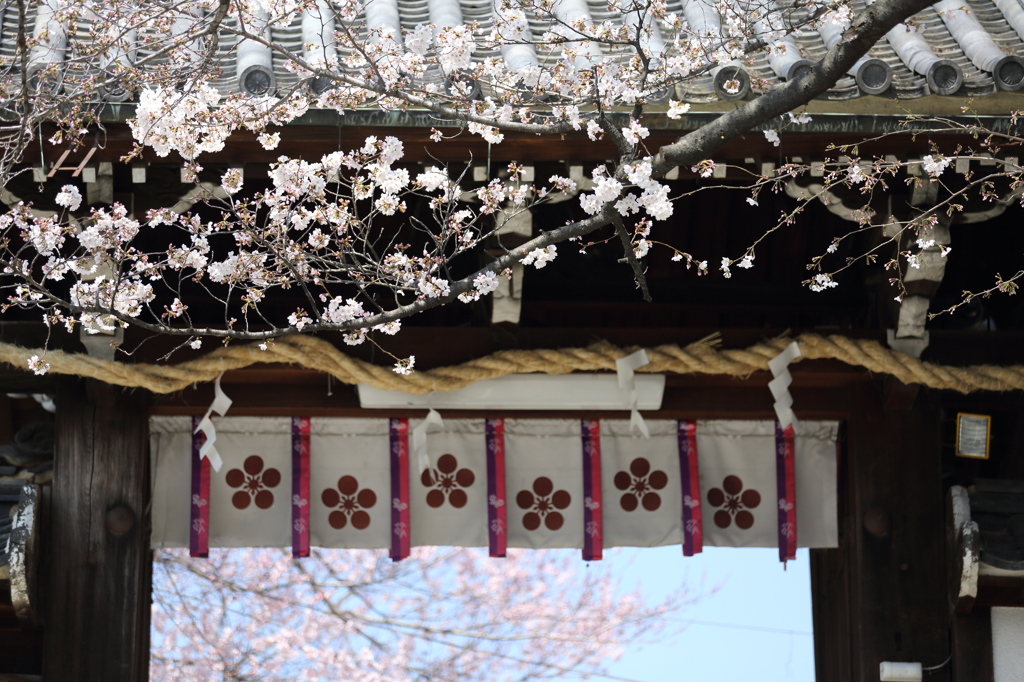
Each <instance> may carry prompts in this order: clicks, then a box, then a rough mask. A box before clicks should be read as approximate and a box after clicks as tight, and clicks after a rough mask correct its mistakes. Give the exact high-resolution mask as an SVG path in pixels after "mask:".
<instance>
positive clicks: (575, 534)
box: [484, 419, 583, 549]
mask: <svg viewBox="0 0 1024 682" xmlns="http://www.w3.org/2000/svg"><path fill="white" fill-rule="evenodd" d="M541 479H544V480H541ZM505 481H506V483H505V491H506V495H507V496H508V499H507V500H506V504H507V505H508V546H509V547H532V548H535V549H540V548H546V547H577V548H579V547H583V446H582V442H581V439H580V422H579V420H577V419H561V420H551V419H506V420H505ZM484 518H485V519H486V516H485V517H484ZM538 522H539V523H538ZM559 522H560V523H559Z"/></svg>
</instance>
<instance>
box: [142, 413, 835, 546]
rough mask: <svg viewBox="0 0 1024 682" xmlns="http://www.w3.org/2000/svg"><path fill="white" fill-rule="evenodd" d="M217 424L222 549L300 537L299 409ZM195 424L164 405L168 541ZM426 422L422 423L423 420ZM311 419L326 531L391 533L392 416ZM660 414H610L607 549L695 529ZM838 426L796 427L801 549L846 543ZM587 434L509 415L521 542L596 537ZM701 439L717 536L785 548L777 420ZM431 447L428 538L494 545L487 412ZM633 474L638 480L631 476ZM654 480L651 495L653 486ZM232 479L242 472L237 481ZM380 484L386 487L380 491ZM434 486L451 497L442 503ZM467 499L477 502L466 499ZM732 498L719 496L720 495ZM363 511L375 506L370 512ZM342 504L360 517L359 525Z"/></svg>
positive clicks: (322, 530)
mask: <svg viewBox="0 0 1024 682" xmlns="http://www.w3.org/2000/svg"><path fill="white" fill-rule="evenodd" d="M214 423H215V425H216V427H217V447H218V449H219V451H220V453H221V455H222V456H223V458H224V466H223V468H222V469H221V471H220V472H213V471H211V472H210V498H211V499H210V546H211V547H218V546H219V547H237V546H247V547H262V546H272V547H283V546H287V545H288V544H289V543H290V538H291V533H290V527H291V505H290V498H291V420H290V419H289V418H256V417H225V418H214ZM191 424H192V421H191V419H190V418H188V417H154V418H152V419H151V421H150V432H151V453H152V471H153V507H152V508H153V536H152V545H153V547H182V546H185V547H187V546H188V544H189V533H188V531H189V513H190V509H191V507H190V502H191V452H192V434H191ZM418 424H419V422H418V421H417V420H412V421H411V423H410V430H411V429H415V427H416V426H417V425H418ZM311 425H312V427H311V438H310V441H311V442H310V446H311V447H310V450H311V454H310V498H311V500H310V503H311V506H310V525H311V537H310V540H311V544H312V545H314V546H321V547H349V548H355V547H370V548H379V547H388V546H390V534H389V529H390V521H391V509H390V503H389V502H390V498H391V473H390V456H389V439H388V420H387V419H336V418H315V419H313V420H312V422H311ZM648 426H649V427H650V430H651V438H650V439H644V438H642V437H640V436H635V435H632V434H631V433H630V432H629V424H628V422H626V421H609V420H604V421H602V422H601V462H602V497H603V524H604V545H605V546H606V547H612V546H622V545H627V546H657V545H664V544H675V543H678V542H680V541H681V529H680V523H681V521H680V510H681V495H680V481H679V460H678V441H677V438H676V422H674V421H649V422H648ZM836 430H837V425H836V424H835V423H832V422H801V424H800V427H799V430H798V433H797V435H796V462H795V470H796V493H797V542H798V545H799V546H801V547H834V546H836V544H837V541H838V529H837V522H836V456H835V438H836ZM410 440H411V439H410ZM410 445H411V443H410ZM581 447H582V444H581V438H580V423H579V421H578V420H546V419H529V420H515V419H507V420H505V451H506V463H505V464H506V494H507V499H506V505H507V510H508V544H509V546H510V547H533V548H542V547H576V548H579V547H582V545H583V504H582V503H583V462H582V450H581ZM697 448H698V453H699V461H700V478H701V494H702V507H703V519H704V543H705V544H707V545H719V546H738V547H745V546H747V547H775V546H777V543H778V528H777V524H778V515H777V484H776V464H775V430H774V423H772V422H746V421H703V422H699V423H698V425H697ZM427 452H428V457H429V468H430V469H431V470H433V471H434V472H436V474H437V475H438V476H439V478H434V477H433V476H431V478H430V479H428V484H424V479H423V474H422V471H421V465H420V458H419V457H418V456H417V454H416V453H415V452H410V458H409V478H410V481H409V491H410V500H409V501H410V521H411V526H412V528H411V534H412V542H413V544H415V545H426V544H431V545H433V544H440V545H455V546H486V545H487V484H486V481H487V468H486V466H487V465H486V444H485V435H484V420H482V419H480V420H446V421H445V428H444V430H443V431H433V432H431V433H429V435H428V437H427ZM253 455H258V456H259V457H260V459H261V460H262V467H261V468H260V469H259V471H257V472H256V473H255V476H258V477H259V478H260V482H259V483H258V484H254V486H253V489H252V490H250V491H249V492H246V490H247V487H246V485H247V484H246V483H245V479H253V478H254V474H245V473H243V472H244V470H245V463H246V460H247V459H249V458H250V457H251V456H253ZM445 455H448V456H450V457H449V458H445V457H444V456H445ZM639 459H642V460H645V461H646V463H647V468H646V471H644V467H643V465H642V464H640V463H637V460H639ZM268 469H275V470H276V472H277V476H271V479H276V485H273V486H270V485H269V483H270V482H272V481H271V480H270V479H267V478H266V472H267V470H268ZM233 471H234V472H235V473H231V472H233ZM654 472H662V473H663V474H664V476H663V477H662V475H661V474H658V475H655V474H654ZM470 474H471V476H470ZM620 474H621V475H620ZM617 475H620V479H621V482H620V483H621V485H623V486H625V488H626V489H625V490H623V489H620V487H618V486H617V485H616V476H617ZM229 477H231V478H229ZM446 477H447V478H446ZM729 477H736V479H738V481H731V482H738V483H739V484H740V489H738V490H736V491H732V490H731V489H730V490H726V486H725V480H726V479H728V478H729ZM470 478H471V479H472V480H471V482H469V481H470ZM627 478H628V481H627V480H626V479H627ZM662 478H663V479H664V480H662ZM343 479H344V480H343ZM641 479H642V485H641V486H640V488H642V489H643V492H644V494H643V495H640V496H638V495H637V493H638V491H639V490H640V488H638V487H637V486H638V484H640V483H641ZM444 481H447V482H444ZM229 482H235V483H239V482H241V483H242V485H240V486H238V487H232V486H231V485H229ZM254 483H255V482H254ZM339 486H340V487H339ZM353 486H354V487H353ZM342 488H344V489H342ZM652 488H653V489H654V490H653V492H655V493H657V496H658V498H657V500H658V504H657V505H655V504H654V502H653V500H654V498H652V497H650V492H651V489H652ZM713 489H717V490H719V491H720V495H718V497H720V498H721V499H709V494H711V491H712V490H713ZM750 490H754V491H757V505H756V506H755V505H753V504H752V502H753V496H752V493H750V492H747V491H750ZM325 491H336V493H337V494H336V495H335V494H334V493H329V494H328V497H327V499H326V500H325V497H324V492H325ZM366 491H372V492H373V495H372V496H368V493H367V492H366ZM456 491H458V493H456ZM744 493H746V496H744ZM236 495H239V496H240V497H242V498H247V501H248V504H247V505H245V508H244V509H239V508H237V506H236V505H235V504H234V503H233V499H234V497H235V496H236ZM453 495H454V497H453ZM257 496H259V497H257ZM428 496H431V498H430V499H433V500H434V502H435V503H436V505H437V506H432V505H431V504H430V503H429V502H428ZM627 496H631V497H632V498H635V499H636V501H637V505H636V506H635V508H633V509H632V510H631V511H630V510H627V509H626V507H629V506H631V505H632V503H631V502H630V501H627V502H626V503H625V504H626V506H625V507H624V506H623V504H624V503H623V499H624V498H625V497H627ZM713 497H714V495H713ZM730 498H732V502H731V503H730ZM257 499H258V500H259V503H258V502H257ZM370 499H372V501H373V504H372V505H371V504H369V501H370ZM360 500H361V501H360ZM645 500H646V501H647V505H646V506H645V505H644V501H645ZM243 501H246V500H243ZM453 501H455V502H458V503H460V504H461V506H457V505H454V504H452V502H453ZM716 501H717V502H718V505H717V506H716V505H715V504H712V502H716ZM326 502H334V505H333V506H329V505H327V504H326ZM260 504H264V505H266V506H267V508H265V509H264V508H261V507H260ZM730 504H731V505H732V507H731V509H728V508H727V507H729V505H730ZM358 512H364V514H361V515H358V516H357V513H358ZM716 512H723V513H724V514H725V516H726V517H728V520H729V523H728V524H727V526H726V527H724V528H721V527H719V526H718V525H716V523H715V515H716ZM332 513H333V514H335V517H334V519H335V523H334V524H333V525H332V523H331V514H332ZM741 513H742V514H741ZM339 514H340V516H343V517H344V523H343V524H342V523H341V521H340V516H339ZM559 521H560V522H559ZM737 521H742V522H743V523H742V524H740V525H743V526H746V525H747V522H748V521H749V522H750V523H749V527H740V525H738V524H737Z"/></svg>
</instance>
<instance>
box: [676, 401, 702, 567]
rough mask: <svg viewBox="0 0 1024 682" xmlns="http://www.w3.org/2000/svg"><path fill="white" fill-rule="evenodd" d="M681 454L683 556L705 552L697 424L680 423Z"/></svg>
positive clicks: (691, 422) (690, 422) (692, 422)
mask: <svg viewBox="0 0 1024 682" xmlns="http://www.w3.org/2000/svg"><path fill="white" fill-rule="evenodd" d="M679 429H680V432H681V433H680V452H679V456H680V457H681V458H683V461H682V466H683V467H684V468H685V476H684V478H685V481H686V483H685V489H684V490H683V519H682V520H683V556H693V555H694V554H700V553H701V552H702V551H703V550H704V525H703V515H702V513H701V499H700V495H701V493H700V457H699V453H698V452H697V423H696V422H694V421H680V422H679Z"/></svg>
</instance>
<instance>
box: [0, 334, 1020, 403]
mask: <svg viewBox="0 0 1024 682" xmlns="http://www.w3.org/2000/svg"><path fill="white" fill-rule="evenodd" d="M792 340H796V341H797V342H799V344H800V352H801V353H802V354H803V357H804V358H807V359H810V360H818V359H835V360H840V361H842V362H845V363H846V364H848V365H852V366H855V367H863V368H864V369H866V370H868V371H870V372H873V373H876V374H888V375H891V376H893V377H895V378H896V379H899V380H900V381H901V382H903V383H905V384H921V385H923V386H927V387H929V388H937V389H947V390H953V391H958V392H960V393H970V392H972V391H1013V390H1020V389H1024V366H1022V365H1013V366H1009V367H997V366H993V365H972V366H969V367H949V366H943V365H935V364H932V363H929V362H921V361H920V360H917V359H915V358H912V357H910V356H908V355H905V354H903V353H900V352H897V351H894V350H892V349H890V348H886V347H885V346H883V345H881V344H880V343H878V342H877V341H873V340H870V339H850V338H846V337H843V336H838V335H832V336H819V335H817V334H801V335H800V336H798V337H797V338H796V339H791V338H788V337H783V338H776V339H772V340H769V341H763V342H761V343H758V344H755V345H753V346H750V347H749V348H746V349H739V350H723V349H721V348H719V347H718V346H719V343H720V342H719V340H718V338H717V336H715V337H709V338H707V339H703V340H701V341H698V342H696V343H691V344H689V345H687V346H683V347H680V346H678V345H674V344H672V345H663V346H656V347H654V348H648V349H647V355H648V357H649V358H650V360H651V362H650V364H649V365H646V366H645V367H643V368H641V369H640V370H639V371H640V372H649V373H657V374H725V375H730V376H747V375H749V374H751V373H752V372H756V371H761V370H767V369H768V360H770V359H771V358H773V357H775V356H776V355H778V354H779V352H781V351H782V349H783V348H785V347H786V346H787V345H788V344H789V343H790V341H792ZM634 350H637V348H636V347H628V348H619V347H617V346H614V345H612V344H610V343H606V342H598V343H594V344H591V345H590V346H587V347H586V348H561V349H557V350H555V349H541V350H505V351H499V352H497V353H493V354H492V355H488V356H485V357H482V358H477V359H475V360H470V361H468V362H465V363H463V364H461V365H455V366H451V367H440V368H437V369H432V370H425V371H418V372H414V373H412V374H410V375H405V376H403V375H400V374H396V373H395V372H393V371H392V370H391V368H390V367H382V366H380V365H374V364H372V363H369V362H366V361H363V360H359V359H356V358H352V357H349V356H348V355H345V354H344V353H342V352H341V351H339V350H338V349H337V348H335V347H334V346H333V345H331V344H330V343H328V342H327V341H324V340H322V339H318V338H316V337H311V336H301V335H298V336H290V337H285V338H282V339H278V340H276V341H275V342H273V343H272V344H268V349H267V350H266V351H263V350H260V349H259V347H258V346H257V345H256V344H246V345H235V346H228V347H224V348H219V349H217V350H215V351H213V352H211V353H209V354H207V355H205V356H203V357H200V358H197V359H195V360H188V361H186V362H182V363H179V364H177V365H150V364H125V363H122V362H116V361H111V360H102V359H99V358H95V357H90V356H88V355H83V354H79V353H64V352H63V351H44V350H39V349H27V348H22V347H20V346H15V345H11V344H0V362H6V363H8V364H11V365H14V366H15V367H19V368H23V369H24V368H25V367H26V366H27V365H26V362H27V359H28V358H29V357H30V356H32V355H39V356H40V359H41V360H42V361H45V362H47V363H49V364H50V371H51V372H53V373H55V374H73V375H77V376H82V377H87V378H91V379H98V380H100V381H104V382H106V383H108V384H114V385H117V386H126V387H140V388H145V389H148V390H150V391H152V392H154V393H173V392H174V391H180V390H182V389H183V388H186V387H188V386H190V385H192V384H195V383H199V382H204V381H212V380H213V379H215V378H216V377H217V375H219V374H220V373H221V372H224V371H227V370H233V369H241V368H243V367H248V366H249V365H253V364H256V363H264V364H266V363H280V364H293V365H300V366H302V367H305V368H308V369H312V370H317V371H320V372H325V373H327V374H330V375H331V376H333V377H334V378H335V379H337V380H338V381H341V382H343V383H346V384H358V383H365V384H369V385H371V386H374V387H376V388H381V389H387V390H393V391H402V392H405V393H415V394H423V393H429V392H430V391H455V390H458V389H460V388H464V387H466V386H468V385H470V384H472V383H474V382H476V381H480V380H482V379H494V378H497V377H502V376H505V375H507V374H514V373H544V374H568V373H570V372H595V371H602V370H604V371H615V360H616V359H618V358H621V357H623V356H625V355H627V354H629V353H631V352H633V351H634Z"/></svg>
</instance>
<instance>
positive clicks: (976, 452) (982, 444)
mask: <svg viewBox="0 0 1024 682" xmlns="http://www.w3.org/2000/svg"><path fill="white" fill-rule="evenodd" d="M991 432H992V417H990V416H988V415H986V414H968V413H966V412H959V413H957V415H956V456H957V457H969V458H970V459H988V444H989V440H990V436H991Z"/></svg>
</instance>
